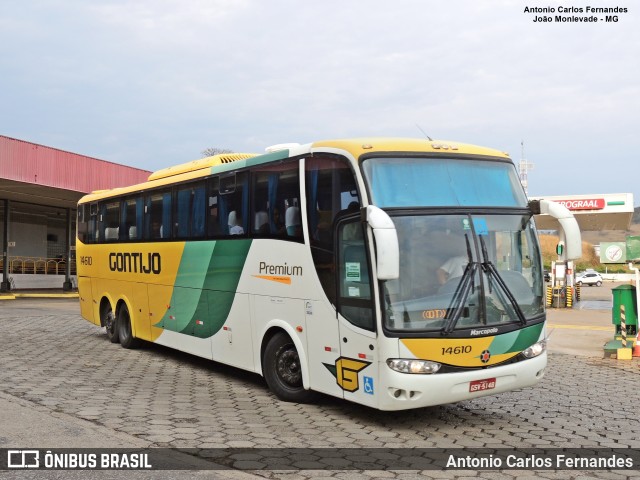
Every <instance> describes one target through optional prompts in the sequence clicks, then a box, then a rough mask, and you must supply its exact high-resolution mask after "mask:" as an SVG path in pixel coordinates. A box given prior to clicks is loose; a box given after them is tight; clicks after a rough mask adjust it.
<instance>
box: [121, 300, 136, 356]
mask: <svg viewBox="0 0 640 480" xmlns="http://www.w3.org/2000/svg"><path fill="white" fill-rule="evenodd" d="M117 330H118V336H119V337H120V345H122V346H123V347H124V348H136V347H137V346H138V339H137V338H135V337H134V336H133V332H132V331H131V316H130V315H129V309H128V308H127V306H126V305H124V304H122V306H121V307H120V309H119V310H118V322H117Z"/></svg>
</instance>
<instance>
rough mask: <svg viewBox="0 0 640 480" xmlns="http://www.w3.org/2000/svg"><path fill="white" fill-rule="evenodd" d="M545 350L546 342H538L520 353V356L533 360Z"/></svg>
mask: <svg viewBox="0 0 640 480" xmlns="http://www.w3.org/2000/svg"><path fill="white" fill-rule="evenodd" d="M546 349H547V341H546V340H540V341H539V342H538V343H534V344H533V345H531V346H530V347H529V348H527V349H525V350H523V351H522V354H523V355H524V356H525V357H526V358H535V357H537V356H538V355H540V354H541V353H542V352H544V351H545V350H546Z"/></svg>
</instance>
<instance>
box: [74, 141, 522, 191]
mask: <svg viewBox="0 0 640 480" xmlns="http://www.w3.org/2000/svg"><path fill="white" fill-rule="evenodd" d="M325 148H330V149H338V150H344V151H346V152H348V153H350V154H351V155H352V156H353V157H354V158H356V159H357V160H359V159H360V157H361V155H364V154H368V153H373V152H406V153H441V154H443V153H451V154H454V155H455V154H459V155H483V156H490V157H498V158H504V159H509V155H508V154H507V153H505V152H501V151H499V150H494V149H491V148H486V147H480V146H477V145H469V144H465V143H458V142H452V141H448V140H427V139H424V138H382V137H363V138H352V139H336V140H322V141H319V142H314V143H311V144H306V145H300V146H299V147H292V148H291V149H282V150H278V151H274V152H270V153H266V154H263V155H259V154H254V153H223V154H219V155H214V156H212V157H206V158H202V159H199V160H193V161H191V162H187V163H182V164H179V165H175V166H173V167H168V168H164V169H162V170H158V171H156V172H154V173H152V174H151V175H149V179H148V182H146V183H140V184H137V185H131V186H129V187H121V188H115V189H112V190H99V191H94V192H91V193H90V194H88V195H85V196H84V197H82V198H81V199H80V201H79V203H86V202H92V201H97V200H100V199H102V198H108V197H111V196H115V195H126V194H127V193H133V192H137V191H140V190H145V189H150V188H154V187H161V186H164V185H171V184H172V183H174V182H176V181H187V180H192V179H196V178H199V177H202V176H205V175H208V174H210V173H223V172H225V171H230V170H235V169H237V168H243V167H245V166H251V165H257V164H261V163H267V162H270V161H274V160H281V159H284V158H286V157H288V156H289V155H290V153H291V154H292V155H295V154H297V153H298V152H300V153H303V152H304V151H307V152H308V151H311V152H313V151H315V150H323V149H325Z"/></svg>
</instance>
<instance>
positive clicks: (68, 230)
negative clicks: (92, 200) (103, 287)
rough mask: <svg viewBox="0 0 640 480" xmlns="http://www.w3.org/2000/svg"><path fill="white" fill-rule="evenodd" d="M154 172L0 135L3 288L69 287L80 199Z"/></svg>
mask: <svg viewBox="0 0 640 480" xmlns="http://www.w3.org/2000/svg"><path fill="white" fill-rule="evenodd" d="M150 173H151V172H149V171H146V170H141V169H138V168H132V167H127V166H124V165H118V164H116V163H112V162H107V161H105V160H100V159H97V158H92V157H88V156H85V155H79V154H77V153H72V152H66V151H63V150H59V149H57V148H52V147H47V146H43V145H38V144H35V143H30V142H25V141H23V140H18V139H15V138H10V137H6V136H3V135H0V246H2V247H3V250H2V252H0V253H2V255H1V256H0V272H2V289H3V290H8V289H10V288H11V286H12V279H13V283H15V286H16V287H17V288H51V287H58V288H59V287H61V286H62V280H64V281H65V286H66V287H67V288H68V287H69V285H70V283H71V277H72V276H73V273H74V270H75V262H74V254H75V251H74V244H75V218H76V204H77V202H78V200H79V199H80V197H82V196H83V195H84V194H86V193H89V192H91V191H94V190H102V189H109V188H116V187H123V186H127V185H133V184H136V183H141V182H144V181H146V180H147V178H148V176H149V175H150ZM67 259H69V260H70V261H67ZM39 274H41V275H39ZM62 275H64V277H62ZM58 284H59V285H58Z"/></svg>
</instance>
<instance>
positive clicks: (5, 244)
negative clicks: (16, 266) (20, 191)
mask: <svg viewBox="0 0 640 480" xmlns="http://www.w3.org/2000/svg"><path fill="white" fill-rule="evenodd" d="M9 207H10V203H9V200H4V219H3V222H4V239H3V240H2V283H0V292H8V291H9V290H11V283H10V282H9Z"/></svg>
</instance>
